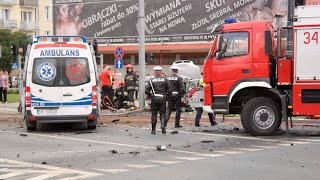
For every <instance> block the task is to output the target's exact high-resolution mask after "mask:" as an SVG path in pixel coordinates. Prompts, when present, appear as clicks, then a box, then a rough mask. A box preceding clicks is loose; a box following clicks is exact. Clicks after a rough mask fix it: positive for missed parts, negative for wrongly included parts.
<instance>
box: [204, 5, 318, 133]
mask: <svg viewBox="0 0 320 180" xmlns="http://www.w3.org/2000/svg"><path fill="white" fill-rule="evenodd" d="M319 10H320V6H303V7H299V8H298V21H297V23H295V24H294V27H293V32H294V35H293V42H294V53H293V54H294V55H293V57H290V56H286V55H285V54H284V55H282V56H277V55H276V53H275V52H274V47H275V42H276V41H275V40H274V32H273V27H272V26H271V25H270V24H269V23H268V22H267V21H253V22H242V23H227V24H223V25H220V26H217V27H216V28H215V29H214V30H213V34H214V37H215V38H214V41H213V45H212V48H211V50H210V52H209V55H208V58H207V59H206V61H205V63H204V70H203V71H204V82H205V87H204V109H209V108H210V109H212V110H213V111H214V112H215V113H216V114H241V123H242V125H243V127H244V129H245V130H246V131H248V132H250V133H251V134H253V135H272V134H274V133H276V132H277V131H278V129H279V126H280V124H281V122H282V120H286V121H287V120H288V117H292V116H301V115H316V114H320V69H319V68H318V67H320V61H318V60H317V59H318V57H320V51H319V34H320V24H318V23H317V22H320V16H317V15H316V14H317V13H316V12H319ZM279 40H280V39H279ZM279 40H278V41H279ZM287 40H288V39H287ZM278 44H279V43H278ZM278 49H279V48H278ZM278 51H280V52H282V51H281V49H279V50H278ZM278 54H282V53H278Z"/></svg>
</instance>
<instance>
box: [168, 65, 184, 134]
mask: <svg viewBox="0 0 320 180" xmlns="http://www.w3.org/2000/svg"><path fill="white" fill-rule="evenodd" d="M171 69H172V75H171V76H169V77H168V80H169V82H170V85H171V88H172V95H171V98H170V99H168V109H167V114H166V123H165V126H166V127H167V123H168V121H169V119H170V115H171V113H172V111H174V109H175V110H176V121H175V125H174V127H175V128H181V127H182V126H181V125H180V117H181V112H182V107H181V106H182V104H181V98H182V97H183V96H184V95H185V93H186V91H185V87H184V83H183V78H182V77H180V76H178V70H179V67H178V66H175V65H173V66H171Z"/></svg>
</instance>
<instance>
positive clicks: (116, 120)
mask: <svg viewBox="0 0 320 180" xmlns="http://www.w3.org/2000/svg"><path fill="white" fill-rule="evenodd" d="M118 121H120V119H114V120H112V121H111V122H113V123H114V122H118Z"/></svg>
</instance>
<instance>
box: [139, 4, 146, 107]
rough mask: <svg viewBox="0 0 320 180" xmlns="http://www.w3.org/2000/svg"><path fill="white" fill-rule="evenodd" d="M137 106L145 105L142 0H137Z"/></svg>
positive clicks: (143, 15)
mask: <svg viewBox="0 0 320 180" xmlns="http://www.w3.org/2000/svg"><path fill="white" fill-rule="evenodd" d="M138 20H139V21H138V23H139V72H140V73H139V107H140V108H144V107H145V99H144V92H145V74H146V61H145V12H144V0H139V15H138Z"/></svg>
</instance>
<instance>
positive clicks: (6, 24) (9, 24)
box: [0, 19, 18, 29]
mask: <svg viewBox="0 0 320 180" xmlns="http://www.w3.org/2000/svg"><path fill="white" fill-rule="evenodd" d="M17 27H18V24H17V20H5V19H0V28H9V29H10V28H17Z"/></svg>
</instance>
